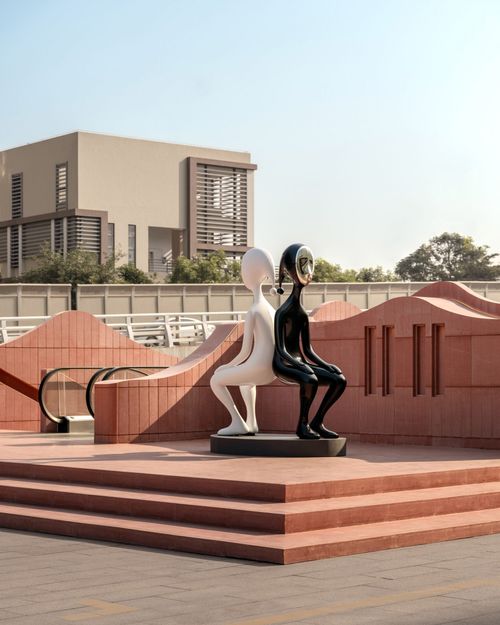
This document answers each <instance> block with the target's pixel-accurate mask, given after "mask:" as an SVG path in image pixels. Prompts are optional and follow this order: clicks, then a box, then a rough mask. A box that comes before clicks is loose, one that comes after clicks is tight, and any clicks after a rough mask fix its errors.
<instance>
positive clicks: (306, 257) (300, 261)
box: [295, 245, 314, 286]
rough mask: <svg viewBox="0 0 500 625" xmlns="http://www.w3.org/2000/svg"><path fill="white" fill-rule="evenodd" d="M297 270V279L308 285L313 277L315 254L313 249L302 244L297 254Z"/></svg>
mask: <svg viewBox="0 0 500 625" xmlns="http://www.w3.org/2000/svg"><path fill="white" fill-rule="evenodd" d="M295 272H296V275H297V279H298V281H299V282H300V284H302V285H303V286H307V285H308V284H309V283H310V282H311V281H312V279H313V273H314V256H313V254H312V252H311V250H310V249H309V248H308V247H307V246H306V245H302V247H300V248H299V249H298V250H297V254H296V256H295Z"/></svg>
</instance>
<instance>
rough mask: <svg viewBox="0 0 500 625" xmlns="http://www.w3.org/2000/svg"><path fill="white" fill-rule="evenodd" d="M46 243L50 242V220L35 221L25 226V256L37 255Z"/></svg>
mask: <svg viewBox="0 0 500 625" xmlns="http://www.w3.org/2000/svg"><path fill="white" fill-rule="evenodd" d="M45 243H49V244H50V221H35V222H32V223H27V224H24V226H23V258H31V257H32V256H37V255H38V254H40V251H41V249H42V247H43V246H44V244H45Z"/></svg>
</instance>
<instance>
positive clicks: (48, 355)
mask: <svg viewBox="0 0 500 625" xmlns="http://www.w3.org/2000/svg"><path fill="white" fill-rule="evenodd" d="M176 362H177V358H174V357H172V356H168V355H166V354H161V353H160V352H158V351H156V350H153V349H150V348H147V347H143V346H142V345H140V344H138V343H135V342H134V341H131V340H130V339H128V338H127V337H125V336H122V335H121V334H119V333H118V332H116V331H115V330H113V329H112V328H110V327H108V326H107V325H105V324H104V323H102V322H101V321H99V320H98V319H96V318H95V317H94V316H93V315H90V314H88V313H85V312H80V311H68V312H62V313H59V314H58V315H55V316H54V317H52V319H50V320H49V321H47V323H44V324H43V325H41V326H39V327H37V328H35V329H34V330H31V331H30V332H27V333H26V334H24V335H23V336H21V337H19V338H17V339H14V340H12V341H10V342H8V343H5V344H3V345H0V368H1V369H4V370H5V371H6V372H7V373H8V374H10V375H11V376H13V377H14V378H18V379H20V380H21V381H24V382H26V383H28V384H30V385H32V386H34V387H38V385H39V383H40V379H41V372H42V371H43V370H46V369H53V368H55V367H69V366H72V367H106V366H110V367H111V366H119V365H142V366H146V365H150V366H168V365H171V364H174V363H176ZM41 419H42V418H41V415H40V410H39V406H38V402H37V401H34V400H33V399H29V398H28V397H26V396H25V395H23V394H21V393H19V392H18V391H16V390H14V389H13V388H12V387H11V386H6V385H5V384H0V429H10V430H30V431H35V432H36V431H40V429H41V428H42V429H43V425H44V421H46V420H45V418H43V421H42V420H41Z"/></svg>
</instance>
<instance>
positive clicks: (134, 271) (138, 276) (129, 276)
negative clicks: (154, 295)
mask: <svg viewBox="0 0 500 625" xmlns="http://www.w3.org/2000/svg"><path fill="white" fill-rule="evenodd" d="M116 274H117V276H118V279H119V280H120V281H121V282H126V283H128V284H152V283H153V280H151V278H150V277H149V276H148V274H147V273H146V272H145V271H143V270H142V269H139V268H138V267H136V266H135V265H134V264H133V263H127V264H126V265H121V266H120V267H118V269H117V270H116Z"/></svg>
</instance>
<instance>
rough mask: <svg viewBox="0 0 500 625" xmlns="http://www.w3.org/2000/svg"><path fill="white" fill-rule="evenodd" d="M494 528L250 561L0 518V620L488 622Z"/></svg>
mask: <svg viewBox="0 0 500 625" xmlns="http://www.w3.org/2000/svg"><path fill="white" fill-rule="evenodd" d="M499 554H500V535H495V536H486V537H480V538H471V539H467V540H460V541H453V542H447V543H437V544H433V545H423V546H419V547H411V548H406V549H397V550H389V551H383V552H377V553H371V554H363V555H357V556H348V557H344V558H336V559H331V560H320V561H315V562H310V563H302V564H295V565H290V566H277V565H269V564H258V563H252V562H244V561H239V560H224V559H219V558H208V557H203V556H192V555H187V554H179V553H171V552H163V551H156V550H152V549H141V548H131V547H126V546H121V545H114V544H107V543H97V542H92V541H84V540H73V539H68V538H63V537H53V536H45V535H41V534H28V533H22V532H13V531H6V530H0V563H1V566H0V625H3V624H5V625H65V624H66V625H68V623H78V624H80V625H223V624H224V625H278V624H288V623H300V624H302V625H333V624H335V625H348V624H349V625H364V624H365V623H373V624H380V625H441V624H444V623H454V624H456V625H498V624H500V560H499V557H498V556H499Z"/></svg>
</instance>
